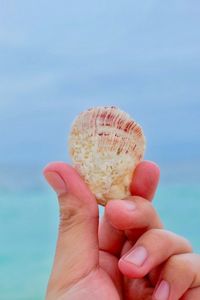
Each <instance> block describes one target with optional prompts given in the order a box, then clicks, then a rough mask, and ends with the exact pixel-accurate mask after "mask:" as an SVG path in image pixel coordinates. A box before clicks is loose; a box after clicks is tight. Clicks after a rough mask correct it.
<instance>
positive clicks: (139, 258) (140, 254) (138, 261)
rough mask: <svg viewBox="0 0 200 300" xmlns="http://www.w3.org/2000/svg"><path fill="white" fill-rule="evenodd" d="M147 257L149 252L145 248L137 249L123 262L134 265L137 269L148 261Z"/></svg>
mask: <svg viewBox="0 0 200 300" xmlns="http://www.w3.org/2000/svg"><path fill="white" fill-rule="evenodd" d="M147 256H148V253H147V250H146V249H145V248H144V247H142V246H140V247H137V248H135V249H134V250H133V251H132V252H131V253H129V254H128V255H127V256H125V258H123V260H124V261H126V262H129V263H132V264H134V265H136V266H137V267H141V266H142V265H143V264H144V262H145V260H146V259H147Z"/></svg>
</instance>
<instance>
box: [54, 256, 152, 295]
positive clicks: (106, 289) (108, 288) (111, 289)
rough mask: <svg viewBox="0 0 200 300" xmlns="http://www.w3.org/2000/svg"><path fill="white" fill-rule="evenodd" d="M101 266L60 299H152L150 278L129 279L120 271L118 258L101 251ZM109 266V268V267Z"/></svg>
mask: <svg viewBox="0 0 200 300" xmlns="http://www.w3.org/2000/svg"><path fill="white" fill-rule="evenodd" d="M99 254H100V257H101V259H100V261H102V265H101V263H100V266H99V268H97V269H96V270H93V271H91V272H90V273H89V274H88V275H87V276H86V277H85V278H83V279H81V280H80V281H78V282H77V283H76V284H75V285H74V286H73V287H71V288H70V289H69V290H68V291H67V292H65V293H64V294H63V295H62V296H61V298H60V300H67V299H71V300H76V299H77V300H79V299H82V298H84V297H85V299H87V300H92V299H95V300H102V299H105V300H110V299H112V300H119V299H121V300H122V299H123V300H141V299H145V300H150V299H152V294H153V290H154V289H153V286H152V282H151V280H150V279H148V278H147V277H146V278H142V279H127V278H125V277H124V276H122V275H121V274H120V273H119V272H118V260H117V258H116V257H115V256H114V255H111V254H109V253H107V252H104V251H100V253H99ZM106 266H108V269H107V267H106Z"/></svg>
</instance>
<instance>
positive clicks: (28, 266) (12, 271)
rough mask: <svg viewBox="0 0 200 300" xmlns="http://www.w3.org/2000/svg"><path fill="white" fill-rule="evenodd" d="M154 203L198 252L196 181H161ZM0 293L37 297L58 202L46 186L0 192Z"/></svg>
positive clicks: (6, 298)
mask: <svg viewBox="0 0 200 300" xmlns="http://www.w3.org/2000/svg"><path fill="white" fill-rule="evenodd" d="M155 206H156V208H157V210H158V212H159V213H160V215H161V217H162V219H163V221H164V223H165V226H166V228H167V229H169V230H173V231H175V232H176V233H179V234H182V235H184V236H185V237H186V238H188V239H189V240H190V241H191V242H192V244H193V246H194V249H195V251H197V252H200V238H199V228H200V186H198V185H193V186H192V185H190V186H187V185H170V184H169V185H163V186H161V187H160V188H159V190H158V193H157V196H156V199H155ZM0 208H1V209H0V270H1V271H0V291H1V292H0V299H3V300H11V299H12V300H13V299H15V300H38V299H43V298H44V294H45V289H46V284H47V280H48V276H49V273H50V269H51V264H52V260H53V256H54V247H55V243H56V231H57V226H58V206H57V202H56V199H55V196H54V194H53V193H51V192H50V191H38V192H31V191H29V192H28V191H27V192H17V193H16V192H15V193H14V192H1V193H0Z"/></svg>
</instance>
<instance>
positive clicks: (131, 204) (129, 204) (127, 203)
mask: <svg viewBox="0 0 200 300" xmlns="http://www.w3.org/2000/svg"><path fill="white" fill-rule="evenodd" d="M123 202H124V203H123V204H124V207H125V208H126V209H127V210H128V211H133V210H135V209H136V205H135V203H134V202H131V201H126V200H124V201H123Z"/></svg>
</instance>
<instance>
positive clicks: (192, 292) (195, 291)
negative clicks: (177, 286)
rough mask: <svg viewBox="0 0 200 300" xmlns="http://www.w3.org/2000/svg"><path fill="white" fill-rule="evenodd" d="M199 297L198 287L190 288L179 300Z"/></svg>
mask: <svg viewBox="0 0 200 300" xmlns="http://www.w3.org/2000/svg"><path fill="white" fill-rule="evenodd" d="M199 299H200V287H198V288H193V289H190V290H189V291H187V292H186V293H185V295H184V296H183V297H182V298H181V299H180V300H199Z"/></svg>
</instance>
